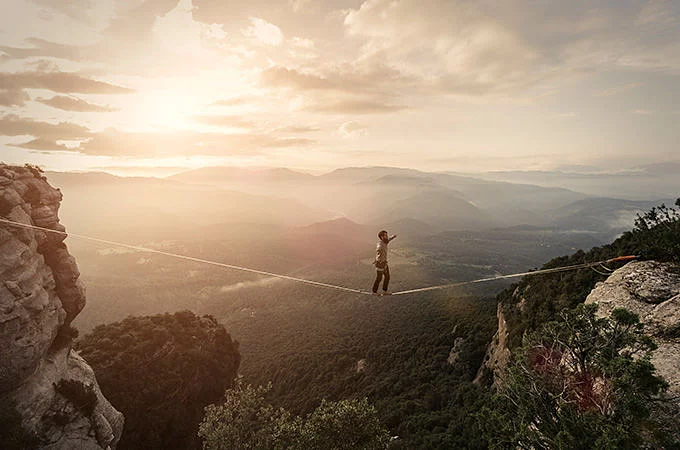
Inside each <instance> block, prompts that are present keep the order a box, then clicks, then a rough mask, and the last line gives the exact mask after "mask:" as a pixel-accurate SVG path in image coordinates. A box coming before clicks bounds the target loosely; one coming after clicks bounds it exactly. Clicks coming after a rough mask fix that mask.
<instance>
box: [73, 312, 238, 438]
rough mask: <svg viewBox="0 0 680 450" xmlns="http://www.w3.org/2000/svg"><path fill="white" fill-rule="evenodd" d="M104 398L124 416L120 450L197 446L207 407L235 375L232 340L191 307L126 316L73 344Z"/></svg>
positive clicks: (235, 343)
mask: <svg viewBox="0 0 680 450" xmlns="http://www.w3.org/2000/svg"><path fill="white" fill-rule="evenodd" d="M76 347H77V348H78V350H79V351H80V353H81V355H82V356H83V357H84V358H85V359H86V360H87V362H88V363H89V364H90V366H92V368H93V369H94V371H95V373H96V374H97V380H98V382H99V386H100V388H101V390H102V392H103V393H104V396H105V397H106V398H107V399H108V400H109V401H110V402H111V404H113V405H114V406H115V407H116V409H118V410H119V411H120V412H122V413H123V415H124V416H125V427H124V428H123V436H122V437H121V441H120V444H119V445H120V447H121V448H126V449H135V448H138V449H145V450H147V449H149V450H150V449H161V448H162V449H182V450H186V449H197V448H200V442H199V440H198V438H197V436H196V432H197V429H198V424H199V423H200V421H201V419H202V417H203V409H204V408H205V406H206V405H208V404H210V403H212V402H215V401H218V400H219V399H220V398H221V397H222V395H223V393H224V391H225V389H227V388H229V387H231V386H232V385H233V380H234V378H235V377H236V375H237V373H238V366H239V362H240V355H239V353H238V343H237V342H235V341H233V340H232V339H231V336H230V335H229V333H227V331H226V330H225V329H224V327H223V326H222V325H220V324H218V323H217V321H216V320H215V319H214V318H213V317H211V316H203V317H199V316H196V315H195V314H193V313H192V312H190V311H181V312H178V313H175V314H159V315H155V316H145V317H128V318H127V319H125V320H123V321H121V322H117V323H112V324H108V325H100V326H98V327H96V328H95V329H94V330H93V331H92V333H90V334H88V335H86V336H84V337H83V338H82V339H80V340H79V341H77V342H76Z"/></svg>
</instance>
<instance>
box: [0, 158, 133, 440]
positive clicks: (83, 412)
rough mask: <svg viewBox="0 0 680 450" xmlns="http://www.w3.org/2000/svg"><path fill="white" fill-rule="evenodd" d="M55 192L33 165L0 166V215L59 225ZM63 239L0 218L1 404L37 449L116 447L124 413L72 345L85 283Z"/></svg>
mask: <svg viewBox="0 0 680 450" xmlns="http://www.w3.org/2000/svg"><path fill="white" fill-rule="evenodd" d="M61 198H62V196H61V192H60V191H59V190H58V189H54V188H53V187H52V186H50V185H49V184H48V182H47V180H46V179H45V178H44V177H43V176H42V174H41V173H40V171H39V170H37V169H35V168H32V167H12V166H7V165H4V164H0V218H4V219H7V220H11V221H14V222H20V223H23V224H28V225H36V226H40V227H44V228H49V229H52V230H57V231H65V228H64V227H63V226H62V225H61V224H59V217H58V211H59V204H60V201H61ZM64 239H65V235H63V234H56V233H50V232H46V231H40V230H33V229H27V228H19V227H15V226H11V225H7V224H2V223H0V348H2V359H0V402H2V403H3V405H12V406H11V407H12V408H13V409H16V412H17V413H18V415H19V416H20V417H21V422H22V425H23V427H24V428H25V430H26V431H27V432H28V433H30V434H33V435H35V436H36V438H37V439H38V440H39V441H40V442H41V444H40V447H41V448H47V449H55V450H56V449H73V448H78V449H99V448H115V446H116V444H117V442H118V439H119V438H120V435H121V432H122V427H123V416H122V414H121V413H119V412H118V411H116V410H115V409H114V408H113V407H112V406H111V404H110V403H109V402H108V401H107V400H106V399H105V398H104V396H103V395H102V394H101V391H100V390H99V386H98V385H97V381H96V379H95V376H94V372H93V371H92V369H91V368H90V367H89V366H88V365H87V363H86V362H85V361H84V360H83V359H82V358H81V357H80V356H79V355H77V354H76V353H75V352H74V351H72V350H71V334H70V326H69V325H70V323H71V321H73V319H74V318H75V317H76V316H77V315H78V313H79V312H80V311H81V310H82V309H83V307H84V306H85V288H84V287H83V285H82V283H81V282H80V280H79V279H78V278H79V276H80V273H79V272H78V267H77V265H76V262H75V260H74V258H73V257H72V256H71V255H70V254H69V253H68V250H67V247H66V245H65V244H64ZM69 383H70V384H69ZM65 386H66V387H68V386H70V389H69V388H65ZM74 386H75V388H74ZM88 399H90V400H88ZM83 401H86V404H84V403H83ZM5 409H6V408H5Z"/></svg>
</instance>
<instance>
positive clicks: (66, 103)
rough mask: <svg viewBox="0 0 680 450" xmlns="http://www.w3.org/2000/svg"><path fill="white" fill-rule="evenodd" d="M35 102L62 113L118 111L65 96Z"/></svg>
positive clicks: (40, 98) (40, 99)
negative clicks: (59, 110)
mask: <svg viewBox="0 0 680 450" xmlns="http://www.w3.org/2000/svg"><path fill="white" fill-rule="evenodd" d="M35 101H36V102H39V103H42V104H44V105H47V106H51V107H53V108H57V109H62V110H64V111H78V112H112V111H118V110H117V109H116V108H111V107H110V106H102V105H95V104H93V103H89V102H87V101H85V100H83V99H81V98H77V97H69V96H66V95H56V96H54V97H52V98H42V97H38V98H36V99H35Z"/></svg>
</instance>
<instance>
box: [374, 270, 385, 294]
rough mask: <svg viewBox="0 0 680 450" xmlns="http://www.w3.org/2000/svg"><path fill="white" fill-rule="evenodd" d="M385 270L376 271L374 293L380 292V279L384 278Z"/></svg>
mask: <svg viewBox="0 0 680 450" xmlns="http://www.w3.org/2000/svg"><path fill="white" fill-rule="evenodd" d="M382 276H383V272H382V270H377V271H376V272H375V282H374V283H373V293H374V294H375V293H376V292H378V286H380V280H382Z"/></svg>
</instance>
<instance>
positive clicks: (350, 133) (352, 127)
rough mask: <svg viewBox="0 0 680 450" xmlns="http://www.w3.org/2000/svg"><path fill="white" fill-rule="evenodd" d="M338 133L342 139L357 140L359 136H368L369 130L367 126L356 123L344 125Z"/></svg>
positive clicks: (350, 122) (351, 122)
mask: <svg viewBox="0 0 680 450" xmlns="http://www.w3.org/2000/svg"><path fill="white" fill-rule="evenodd" d="M338 131H339V132H340V135H341V136H342V137H344V138H348V139H351V138H357V137H359V136H364V135H366V134H368V128H366V126H364V125H362V124H360V123H358V122H354V121H349V122H345V123H343V124H342V125H341V126H340V128H339V129H338Z"/></svg>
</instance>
